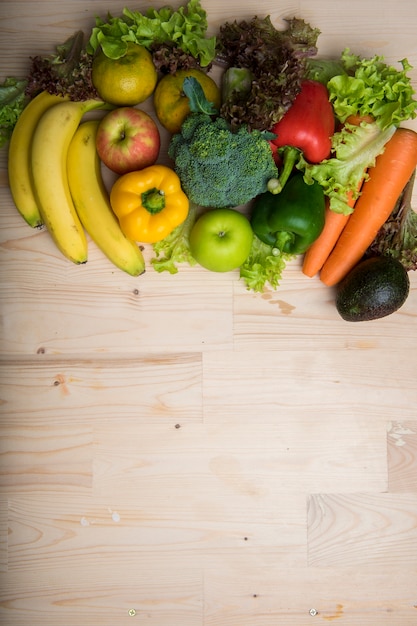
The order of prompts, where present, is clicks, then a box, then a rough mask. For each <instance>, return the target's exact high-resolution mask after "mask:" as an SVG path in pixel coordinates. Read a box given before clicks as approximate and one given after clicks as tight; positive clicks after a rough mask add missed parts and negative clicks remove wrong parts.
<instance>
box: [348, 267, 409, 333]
mask: <svg viewBox="0 0 417 626" xmlns="http://www.w3.org/2000/svg"><path fill="white" fill-rule="evenodd" d="M409 291H410V279H409V277H408V273H407V270H406V269H405V268H404V267H403V265H402V264H401V263H400V262H399V261H397V260H396V259H394V258H392V257H388V256H376V257H370V258H367V259H365V260H363V261H360V262H359V263H358V264H357V265H356V266H355V267H354V268H353V269H352V270H351V271H350V272H349V274H347V276H345V278H344V279H343V280H341V282H340V283H339V284H338V286H337V288H336V308H337V311H338V313H339V315H340V316H341V317H342V318H343V319H344V320H346V321H347V322H366V321H369V320H376V319H379V318H380V317H386V316H387V315H391V313H394V312H395V311H397V310H398V309H399V308H400V307H401V306H402V305H403V304H404V302H405V301H406V299H407V297H408V293H409Z"/></svg>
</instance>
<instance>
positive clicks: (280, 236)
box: [274, 230, 295, 252]
mask: <svg viewBox="0 0 417 626" xmlns="http://www.w3.org/2000/svg"><path fill="white" fill-rule="evenodd" d="M294 239H295V237H294V233H289V232H288V231H285V230H282V231H280V232H278V233H277V238H276V241H275V245H274V248H278V250H281V252H285V247H286V245H287V244H288V243H290V244H291V243H293V242H294Z"/></svg>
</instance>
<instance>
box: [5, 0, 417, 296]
mask: <svg viewBox="0 0 417 626" xmlns="http://www.w3.org/2000/svg"><path fill="white" fill-rule="evenodd" d="M319 35H320V31H319V30H318V29H317V28H315V27H313V26H311V25H310V24H308V23H307V22H305V21H304V20H302V19H299V18H291V19H288V20H286V28H284V29H283V30H282V29H281V30H278V29H277V28H275V26H274V25H273V23H272V21H271V19H270V16H266V17H262V18H261V17H258V16H254V17H253V18H252V19H250V20H243V21H236V20H235V21H230V22H226V23H224V24H222V25H221V26H220V28H219V32H218V33H217V34H216V36H208V22H207V15H206V12H205V10H204V9H203V7H202V5H201V3H200V1H199V0H189V1H188V3H187V4H186V5H184V6H182V7H180V8H179V9H177V10H174V9H172V8H170V7H163V8H161V9H159V10H156V9H154V8H149V9H148V10H147V11H146V12H143V13H142V12H140V11H136V10H135V11H133V10H130V9H128V8H125V9H124V10H123V12H122V14H121V15H119V16H113V15H111V14H108V15H107V16H106V19H103V18H102V17H97V18H96V23H95V26H94V27H93V28H92V31H91V32H90V33H89V34H88V35H87V37H86V36H85V34H84V33H83V32H82V31H78V32H77V33H75V34H74V36H73V37H71V38H69V39H68V40H67V41H65V42H64V43H63V44H62V45H59V46H57V47H56V52H55V54H53V55H49V56H43V57H41V56H35V57H33V58H32V59H31V64H30V67H29V70H28V75H27V76H26V77H24V78H21V79H16V78H12V77H8V78H7V79H6V80H5V81H4V83H3V85H1V86H0V105H1V108H0V145H1V144H3V145H4V144H5V143H6V142H7V141H8V139H10V136H11V133H12V131H13V127H14V125H15V124H16V121H17V119H18V118H19V116H20V114H21V112H22V111H23V110H24V108H25V106H26V105H27V103H28V102H29V101H30V100H32V99H33V98H34V97H35V96H36V95H37V94H39V93H40V92H42V91H46V92H49V93H50V94H55V95H58V96H65V97H66V98H68V99H70V100H73V101H84V100H86V101H87V100H89V99H96V98H98V97H99V96H98V94H97V90H96V89H95V86H94V82H93V80H92V62H93V59H94V56H95V55H96V54H97V52H98V51H100V52H101V53H104V54H105V55H106V56H107V57H108V58H109V59H120V58H122V57H123V56H124V55H125V54H126V51H127V47H128V45H129V44H131V42H134V43H136V44H139V45H141V46H144V47H145V48H146V49H147V50H148V51H149V52H150V53H151V54H152V59H153V63H154V65H155V68H156V70H157V71H158V73H159V77H161V76H164V75H166V74H175V73H176V72H177V71H178V70H189V69H190V68H198V69H199V70H201V71H204V72H205V73H207V74H209V73H210V71H211V69H212V67H213V66H214V65H216V66H218V67H220V68H221V70H222V75H221V85H220V88H221V105H220V107H219V106H214V104H213V103H212V102H210V101H209V100H207V98H206V97H205V95H204V92H203V89H202V87H201V85H200V84H199V83H198V81H197V80H196V79H195V78H186V79H185V81H184V84H183V96H184V97H185V98H188V102H189V110H190V111H189V114H188V115H187V117H186V118H185V119H184V121H183V122H182V124H181V127H180V130H179V132H174V133H173V134H172V135H171V138H170V142H169V148H168V156H169V157H170V159H171V161H172V169H173V170H174V171H175V173H176V174H177V176H178V177H179V179H180V181H181V186H182V190H183V192H184V193H185V194H186V196H187V198H188V202H189V210H188V212H187V214H186V215H185V214H184V217H183V220H182V222H181V223H180V224H179V225H177V226H176V227H175V228H174V229H173V230H172V232H169V233H168V234H167V235H166V236H165V237H164V238H163V239H161V240H160V241H156V242H154V243H152V246H153V251H154V253H155V256H154V258H153V259H152V261H151V264H152V266H153V268H154V269H155V270H156V271H158V272H162V271H169V272H170V273H176V272H177V271H178V269H179V265H180V264H182V263H189V264H191V265H194V264H195V263H196V260H195V258H193V255H192V254H191V252H190V246H189V241H190V235H191V233H192V230H193V228H194V227H195V224H196V221H197V219H198V216H199V215H200V214H201V213H202V212H203V213H204V212H206V211H210V210H213V209H216V208H226V207H227V208H232V209H235V210H237V211H243V212H245V213H247V214H248V218H249V220H250V223H251V227H252V230H253V242H252V248H251V250H250V252H249V255H248V256H247V258H246V260H245V261H244V262H243V264H242V265H241V266H240V268H239V275H240V278H241V280H242V281H243V282H244V284H245V285H246V287H247V289H248V290H253V291H257V292H261V291H263V290H264V289H265V288H267V287H268V286H269V287H271V288H273V289H276V288H277V287H278V285H279V283H280V280H281V277H282V274H283V271H284V269H285V266H286V264H287V262H288V261H289V260H291V259H293V258H294V257H295V256H299V255H302V259H303V261H302V271H303V273H304V275H305V276H308V277H313V276H316V275H319V277H320V280H321V281H322V282H323V283H324V284H325V285H328V286H334V285H338V284H339V283H340V282H341V281H342V280H343V279H344V278H345V277H346V276H347V275H348V274H349V272H350V271H351V270H352V269H353V268H354V267H355V266H357V265H358V263H359V262H361V261H362V260H364V259H365V258H368V257H372V256H384V257H391V258H393V259H395V260H396V261H399V262H400V263H401V264H402V265H403V267H404V268H405V269H406V271H407V272H408V271H410V270H415V269H417V217H416V213H415V212H414V211H413V209H412V207H411V201H410V198H411V192H412V189H413V183H414V175H415V170H416V166H417V133H415V132H414V131H412V130H410V129H407V128H404V127H403V126H402V125H403V123H406V122H407V121H409V120H412V119H414V118H415V117H416V114H417V100H416V99H415V91H414V89H413V87H412V85H411V82H410V78H409V71H410V69H412V68H411V66H410V64H409V63H408V61H407V59H403V60H401V61H400V62H399V67H398V68H395V67H392V66H390V65H388V64H387V63H385V61H384V58H383V57H381V56H374V57H372V58H362V57H360V56H359V55H357V54H355V53H354V52H352V51H351V50H350V49H348V48H346V49H344V50H343V51H342V52H341V54H340V57H339V58H336V59H320V58H318V56H317V54H318V46H317V42H318V38H319Z"/></svg>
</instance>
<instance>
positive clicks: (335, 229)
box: [302, 194, 356, 278]
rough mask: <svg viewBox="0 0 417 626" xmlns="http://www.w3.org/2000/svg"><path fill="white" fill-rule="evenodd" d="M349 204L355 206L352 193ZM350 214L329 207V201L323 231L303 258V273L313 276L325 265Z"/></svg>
mask: <svg viewBox="0 0 417 626" xmlns="http://www.w3.org/2000/svg"><path fill="white" fill-rule="evenodd" d="M349 196H350V197H349V199H348V201H347V204H348V205H349V206H350V207H353V206H354V204H355V202H356V200H355V199H354V198H353V195H352V194H349ZM349 218H350V214H349V215H344V214H343V213H335V211H332V210H331V208H330V207H329V202H328V201H327V203H326V212H325V215H324V228H323V230H322V231H321V234H320V235H319V237H318V238H317V239H316V241H314V242H313V243H312V244H311V246H310V247H309V248H308V250H307V252H306V253H305V255H304V259H303V267H302V271H303V274H305V275H306V276H309V277H310V278H312V277H313V276H315V275H316V274H318V272H319V271H320V270H321V268H322V267H323V265H324V263H325V261H326V259H327V258H328V256H329V254H330V253H331V251H332V250H333V248H334V246H335V245H336V242H337V240H338V239H339V237H340V234H341V233H342V230H343V229H344V227H345V226H346V224H347V221H348V219H349Z"/></svg>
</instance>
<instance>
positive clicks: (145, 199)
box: [110, 165, 189, 243]
mask: <svg viewBox="0 0 417 626" xmlns="http://www.w3.org/2000/svg"><path fill="white" fill-rule="evenodd" d="M110 204H111V206H112V209H113V211H114V213H115V215H116V216H117V218H118V220H119V223H120V228H121V229H122V231H123V232H124V234H125V235H126V237H128V239H133V241H137V242H142V243H156V242H157V241H161V240H162V239H164V238H165V237H167V236H168V235H169V234H170V233H171V232H172V231H173V230H174V228H176V227H177V226H179V225H180V224H182V223H183V222H184V221H185V219H186V218H187V215H188V211H189V201H188V198H187V196H186V194H185V193H184V192H183V190H182V188H181V181H180V179H179V177H178V176H177V174H176V173H175V172H174V170H173V169H171V168H170V167H167V166H165V165H150V166H149V167H146V168H144V169H143V170H138V171H135V172H129V173H127V174H123V175H122V176H120V178H118V179H117V180H116V182H115V183H114V185H113V187H112V188H111V191H110Z"/></svg>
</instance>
